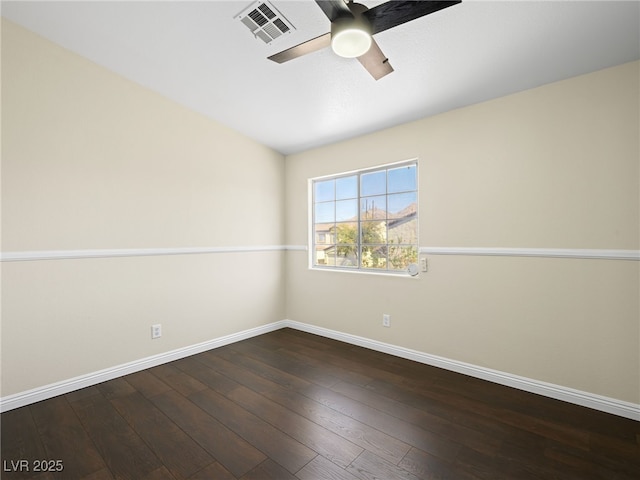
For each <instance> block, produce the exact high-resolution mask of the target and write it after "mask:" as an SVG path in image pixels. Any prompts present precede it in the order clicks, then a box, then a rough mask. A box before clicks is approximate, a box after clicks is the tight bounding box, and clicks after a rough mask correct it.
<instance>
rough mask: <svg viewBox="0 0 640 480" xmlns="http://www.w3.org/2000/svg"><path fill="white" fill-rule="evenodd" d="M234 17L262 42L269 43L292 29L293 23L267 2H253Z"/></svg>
mask: <svg viewBox="0 0 640 480" xmlns="http://www.w3.org/2000/svg"><path fill="white" fill-rule="evenodd" d="M235 18H237V19H239V20H240V21H241V22H242V23H244V25H245V26H246V27H247V28H248V29H249V30H251V33H253V35H254V36H255V37H257V38H260V39H261V40H262V41H263V42H264V43H271V42H272V41H273V40H275V39H276V38H278V37H280V36H282V35H283V34H285V33H289V32H291V31H292V30H294V27H293V25H291V23H290V22H289V21H288V20H287V19H286V18H285V17H284V15H282V14H281V13H280V12H279V11H278V10H277V9H276V8H275V7H274V6H273V5H271V4H270V3H269V2H253V3H252V4H251V5H249V6H248V7H247V8H245V9H244V10H243V11H242V12H240V13H239V14H238V15H236V17H235Z"/></svg>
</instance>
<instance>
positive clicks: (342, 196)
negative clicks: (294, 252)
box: [311, 161, 418, 272]
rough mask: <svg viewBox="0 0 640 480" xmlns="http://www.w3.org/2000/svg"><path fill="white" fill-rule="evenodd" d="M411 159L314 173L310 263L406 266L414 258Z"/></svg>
mask: <svg viewBox="0 0 640 480" xmlns="http://www.w3.org/2000/svg"><path fill="white" fill-rule="evenodd" d="M417 180H418V177H417V163H416V162H415V161H412V162H408V163H402V164H393V165H386V166H383V167H379V168H375V169H368V170H362V171H359V172H353V173H348V174H342V175H336V176H332V177H323V178H317V179H313V180H312V181H311V186H312V189H313V199H312V202H313V212H312V215H313V219H312V223H313V229H312V230H313V232H312V235H313V245H312V247H313V248H312V249H311V255H312V265H313V266H314V267H327V268H329V267H332V268H344V269H363V270H370V271H392V272H393V271H395V272H401V271H406V269H407V267H408V266H409V264H411V263H416V262H417V261H418V181H417Z"/></svg>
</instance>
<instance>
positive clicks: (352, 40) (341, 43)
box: [331, 28, 371, 58]
mask: <svg viewBox="0 0 640 480" xmlns="http://www.w3.org/2000/svg"><path fill="white" fill-rule="evenodd" d="M331 48H332V49H333V51H334V52H335V54H336V55H339V56H341V57H344V58H355V57H359V56H361V55H364V54H365V53H367V52H368V51H369V49H370V48H371V35H370V34H369V32H367V31H365V30H362V29H359V28H345V29H344V30H340V31H339V32H337V33H336V34H333V35H332V36H331Z"/></svg>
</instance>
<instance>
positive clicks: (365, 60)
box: [358, 40, 393, 80]
mask: <svg viewBox="0 0 640 480" xmlns="http://www.w3.org/2000/svg"><path fill="white" fill-rule="evenodd" d="M358 60H359V61H360V63H361V64H362V66H363V67H364V68H366V70H367V72H369V73H370V74H371V76H372V77H373V78H374V79H376V80H380V79H381V78H382V77H384V76H385V75H388V74H390V73H391V72H393V67H392V66H391V64H390V63H389V59H388V58H387V57H386V56H385V54H384V53H382V50H380V47H379V46H378V44H377V43H376V41H375V40H373V42H372V43H371V48H370V49H369V51H368V52H367V53H365V54H364V55H361V56H359V57H358Z"/></svg>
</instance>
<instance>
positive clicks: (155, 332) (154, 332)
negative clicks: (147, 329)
mask: <svg viewBox="0 0 640 480" xmlns="http://www.w3.org/2000/svg"><path fill="white" fill-rule="evenodd" d="M161 336H162V325H160V324H159V323H158V324H156V325H151V339H154V338H160V337H161Z"/></svg>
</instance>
